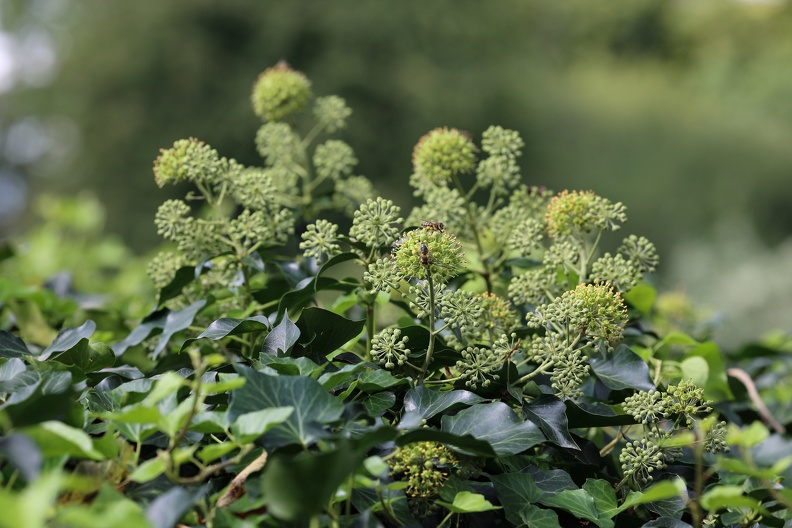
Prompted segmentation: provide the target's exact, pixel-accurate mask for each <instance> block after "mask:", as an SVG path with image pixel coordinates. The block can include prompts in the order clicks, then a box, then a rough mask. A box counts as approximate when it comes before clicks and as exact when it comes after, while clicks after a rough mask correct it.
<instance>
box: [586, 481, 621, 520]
mask: <svg viewBox="0 0 792 528" xmlns="http://www.w3.org/2000/svg"><path fill="white" fill-rule="evenodd" d="M583 489H584V490H586V491H587V492H588V494H589V495H591V497H592V498H593V499H594V506H596V508H597V512H598V514H599V516H600V517H604V518H608V519H610V518H611V517H613V516H614V515H616V514H617V513H619V511H621V510H619V504H618V502H617V500H616V490H614V489H613V486H612V485H611V483H610V482H608V481H607V480H602V479H586V483H585V484H583Z"/></svg>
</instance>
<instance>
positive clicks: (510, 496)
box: [490, 473, 542, 525]
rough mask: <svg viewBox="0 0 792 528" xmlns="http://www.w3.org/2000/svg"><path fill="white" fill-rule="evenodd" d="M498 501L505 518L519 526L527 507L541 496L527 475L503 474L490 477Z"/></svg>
mask: <svg viewBox="0 0 792 528" xmlns="http://www.w3.org/2000/svg"><path fill="white" fill-rule="evenodd" d="M490 480H491V481H492V484H493V485H494V486H495V491H496V492H497V494H498V499H499V500H500V503H501V504H502V505H503V509H504V511H505V512H506V518H507V519H508V520H509V521H510V522H511V523H512V524H514V525H519V524H520V520H521V519H522V517H523V513H524V512H525V510H526V507H527V506H530V505H531V504H533V503H535V502H536V501H538V500H539V498H540V497H541V496H542V490H540V489H539V488H538V487H537V486H536V484H534V480H533V477H532V476H531V475H529V474H528V473H504V474H502V475H492V476H491V477H490Z"/></svg>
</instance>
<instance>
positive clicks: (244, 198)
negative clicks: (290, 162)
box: [231, 168, 278, 209]
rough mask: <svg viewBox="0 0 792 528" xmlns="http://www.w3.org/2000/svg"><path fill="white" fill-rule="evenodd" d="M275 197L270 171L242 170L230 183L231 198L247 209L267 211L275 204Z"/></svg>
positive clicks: (276, 193) (275, 192)
mask: <svg viewBox="0 0 792 528" xmlns="http://www.w3.org/2000/svg"><path fill="white" fill-rule="evenodd" d="M277 195H278V192H277V190H276V188H275V184H274V183H273V181H272V174H271V172H270V171H265V170H261V169H256V168H249V169H244V170H243V171H241V172H240V174H239V176H237V177H236V178H235V179H234V180H233V181H232V182H231V196H232V197H233V198H234V200H235V201H236V202H237V203H238V204H239V205H241V206H242V207H246V208H248V209H269V208H270V207H272V206H274V205H275V204H276V200H277Z"/></svg>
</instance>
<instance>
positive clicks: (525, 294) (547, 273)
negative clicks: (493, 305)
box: [509, 267, 561, 306]
mask: <svg viewBox="0 0 792 528" xmlns="http://www.w3.org/2000/svg"><path fill="white" fill-rule="evenodd" d="M560 294H561V292H560V291H559V287H558V283H557V282H556V274H555V270H553V269H551V268H549V267H541V268H536V269H532V270H529V271H526V272H525V273H522V274H520V275H517V276H516V277H514V278H513V279H512V281H511V282H510V283H509V297H511V298H512V299H514V302H515V303H517V304H521V305H522V304H527V305H531V306H539V305H541V304H542V303H545V302H547V301H548V300H550V299H552V298H554V297H556V296H557V295H560Z"/></svg>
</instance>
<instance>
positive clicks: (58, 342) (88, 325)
mask: <svg viewBox="0 0 792 528" xmlns="http://www.w3.org/2000/svg"><path fill="white" fill-rule="evenodd" d="M95 331H96V323H94V322H93V321H91V320H90V319H89V320H87V321H85V322H84V323H83V324H82V325H81V326H79V327H77V328H65V329H63V330H61V331H60V332H58V337H56V338H55V341H53V342H52V344H51V345H50V346H48V347H47V348H45V349H44V351H43V352H42V353H41V355H40V356H39V359H40V360H42V361H44V360H46V359H48V358H49V357H50V356H52V355H53V354H57V353H58V352H65V351H67V350H69V349H70V348H72V347H74V346H76V345H77V343H79V342H80V340H82V339H88V338H89V337H91V336H92V335H93V333H94V332H95Z"/></svg>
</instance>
